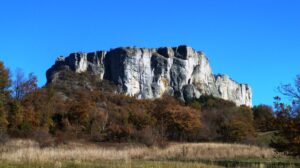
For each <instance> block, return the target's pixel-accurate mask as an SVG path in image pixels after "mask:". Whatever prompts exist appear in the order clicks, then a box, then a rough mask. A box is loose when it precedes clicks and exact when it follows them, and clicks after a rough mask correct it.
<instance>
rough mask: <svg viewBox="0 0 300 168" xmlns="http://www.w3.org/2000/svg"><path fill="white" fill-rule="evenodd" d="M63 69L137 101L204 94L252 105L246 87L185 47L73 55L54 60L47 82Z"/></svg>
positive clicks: (116, 50)
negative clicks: (84, 74) (90, 76)
mask: <svg viewBox="0 0 300 168" xmlns="http://www.w3.org/2000/svg"><path fill="white" fill-rule="evenodd" d="M64 69H69V70H72V71H74V72H76V73H82V72H88V73H91V74H93V75H95V77H96V78H99V79H101V80H102V79H106V80H109V81H112V82H113V83H115V84H116V85H117V86H118V91H119V92H120V93H124V94H127V95H130V96H134V97H137V98H141V99H152V98H159V97H161V96H162V95H163V94H169V95H175V96H177V97H179V98H181V99H182V100H189V99H191V98H194V97H196V98H198V97H200V96H201V95H204V94H205V95H213V96H215V97H220V98H223V99H226V100H230V101H233V102H235V103H236V104H237V105H247V106H252V91H251V88H250V87H249V86H248V85H247V84H239V83H237V82H235V81H233V80H231V79H230V78H229V77H228V76H226V75H214V74H213V72H212V69H211V67H210V65H209V62H208V59H207V57H206V56H205V55H204V53H202V52H197V51H195V50H194V49H192V48H191V47H188V46H178V47H173V48H170V47H162V48H157V49H148V48H136V47H122V48H116V49H112V50H110V51H108V52H106V51H97V52H92V53H73V54H70V55H69V56H68V57H66V58H64V57H59V58H58V59H57V60H56V63H55V64H54V65H53V66H52V67H51V68H50V69H49V70H48V71H47V82H48V83H55V82H56V81H57V80H58V79H59V78H58V77H59V74H60V71H62V70H64Z"/></svg>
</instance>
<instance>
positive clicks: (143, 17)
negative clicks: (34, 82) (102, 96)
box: [0, 0, 300, 104]
mask: <svg viewBox="0 0 300 168" xmlns="http://www.w3.org/2000/svg"><path fill="white" fill-rule="evenodd" d="M180 44H187V45H190V46H192V47H194V48H195V49H196V50H203V51H204V52H205V53H206V54H207V56H208V58H209V60H210V63H211V65H212V68H213V70H214V72H215V73H225V74H228V75H229V76H231V77H232V78H233V79H235V80H237V81H238V82H242V83H249V84H250V85H251V86H252V88H253V93H254V95H253V102H254V104H259V103H267V104H272V102H273V96H275V95H277V94H278V93H276V92H275V89H276V87H277V86H278V85H279V84H280V83H288V82H292V81H293V79H294V78H295V76H296V75H297V74H298V73H300V1H299V0H247V1H246V0H186V1H181V0H149V1H146V0H145V1H143V0H122V1H121V0H119V1H118V0H81V1H79V0H49V1H41V0H26V1H24V0H2V1H1V3H0V60H2V61H4V62H5V64H6V66H8V67H9V68H10V69H12V70H15V69H16V68H18V67H19V68H22V69H23V70H24V71H25V72H26V73H29V72H34V73H35V74H36V75H37V76H38V78H39V85H40V86H42V85H43V84H44V83H45V81H46V78H45V72H46V70H47V69H48V68H49V67H50V66H51V65H52V64H53V63H54V60H55V58H56V57H57V56H59V55H65V56H66V55H68V54H69V53H71V52H75V51H95V50H103V49H104V50H108V49H110V48H114V47H119V46H139V47H159V46H177V45H180Z"/></svg>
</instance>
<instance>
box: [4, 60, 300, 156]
mask: <svg viewBox="0 0 300 168" xmlns="http://www.w3.org/2000/svg"><path fill="white" fill-rule="evenodd" d="M60 78H61V79H62V80H61V81H60V82H59V83H57V84H47V85H45V86H43V87H41V88H39V87H38V85H37V77H36V76H35V75H34V74H29V75H27V76H26V75H24V73H23V72H22V71H17V73H16V75H15V78H14V80H13V81H12V80H11V75H10V71H9V70H8V69H7V68H6V67H5V66H4V64H3V62H0V132H1V133H0V140H1V142H5V141H6V140H7V139H8V137H12V138H14V137H19V138H33V139H35V140H36V141H38V142H39V143H40V145H41V147H46V146H51V145H56V144H60V143H68V142H69V141H70V140H77V139H84V140H87V141H94V142H137V143H144V144H146V145H148V146H151V145H164V144H167V143H168V142H169V141H178V142H183V141H189V142H207V141H215V142H237V143H248V144H259V142H258V141H257V137H258V136H259V133H261V132H274V135H273V137H272V141H271V142H270V143H269V145H270V146H272V147H275V148H276V149H278V150H279V151H281V152H285V153H287V154H290V155H299V154H300V121H299V120H300V119H299V118H300V115H299V108H298V107H299V105H298V104H299V102H300V78H297V80H296V84H295V87H293V86H292V85H284V86H282V87H281V88H280V90H281V91H282V94H283V95H287V96H289V97H290V98H291V99H293V100H292V103H291V105H286V104H284V103H282V102H281V100H280V98H279V97H276V99H275V103H274V107H271V106H268V105H259V106H254V107H253V108H251V107H247V106H236V105H235V103H233V102H230V101H226V100H223V99H219V98H215V97H212V96H209V95H208V96H201V97H200V98H198V99H194V100H191V101H189V102H181V101H179V100H177V99H176V98H174V97H169V96H163V98H161V99H155V100H137V99H135V98H132V97H128V96H125V95H121V94H115V89H116V86H114V84H112V83H110V82H108V81H99V80H96V79H95V78H94V77H93V76H92V75H90V74H87V73H82V74H76V73H74V72H71V71H65V72H62V74H61V76H60ZM91 88H94V89H91ZM95 88H96V89H95Z"/></svg>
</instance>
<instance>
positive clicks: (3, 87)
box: [0, 61, 11, 131]
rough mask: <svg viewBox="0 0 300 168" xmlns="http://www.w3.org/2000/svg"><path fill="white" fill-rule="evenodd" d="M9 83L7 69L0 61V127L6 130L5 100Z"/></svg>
mask: <svg viewBox="0 0 300 168" xmlns="http://www.w3.org/2000/svg"><path fill="white" fill-rule="evenodd" d="M10 85H11V80H10V73H9V70H8V69H6V68H5V66H4V64H3V62H1V61H0V129H1V131H6V128H7V126H8V124H9V123H8V121H7V102H8V99H9V94H10V91H9V87H10Z"/></svg>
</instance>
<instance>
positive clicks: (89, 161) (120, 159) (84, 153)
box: [0, 139, 300, 168]
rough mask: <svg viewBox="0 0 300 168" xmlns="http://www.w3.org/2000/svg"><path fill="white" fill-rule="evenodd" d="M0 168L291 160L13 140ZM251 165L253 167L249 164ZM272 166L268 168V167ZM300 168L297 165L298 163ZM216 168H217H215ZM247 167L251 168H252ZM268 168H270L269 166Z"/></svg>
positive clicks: (211, 147) (237, 152)
mask: <svg viewBox="0 0 300 168" xmlns="http://www.w3.org/2000/svg"><path fill="white" fill-rule="evenodd" d="M0 160H1V164H0V167H45V168H48V167H116V168H119V167H120V168H126V167H140V168H144V167H167V168H168V167H190V168H193V167H200V168H201V167H212V168H213V167H229V166H230V165H231V166H232V167H240V166H238V165H244V167H247V165H248V166H249V165H252V166H253V165H257V166H258V167H259V166H260V167H261V166H262V165H274V166H272V167H287V166H290V167H295V166H296V165H297V164H296V162H295V160H294V161H293V163H292V162H287V163H286V160H287V159H284V156H283V155H281V154H278V153H276V152H275V151H274V150H273V149H271V148H265V147H258V146H252V145H241V144H226V143H170V144H168V145H167V146H165V147H146V146H144V145H140V144H131V143H120V144H113V143H111V144H107V143H106V144H102V143H99V144H95V143H87V142H80V141H77V142H70V143H68V144H64V145H59V146H56V147H46V148H41V147H40V146H39V144H38V143H37V142H35V141H32V140H24V139H23V140H21V139H14V140H10V141H8V142H7V143H6V144H4V145H2V146H1V155H0ZM252 163H253V164H252ZM271 163H272V164H271ZM299 164H300V163H299ZM216 165H218V166H216ZM252 166H251V167H252ZM269 167H270V166H269Z"/></svg>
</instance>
